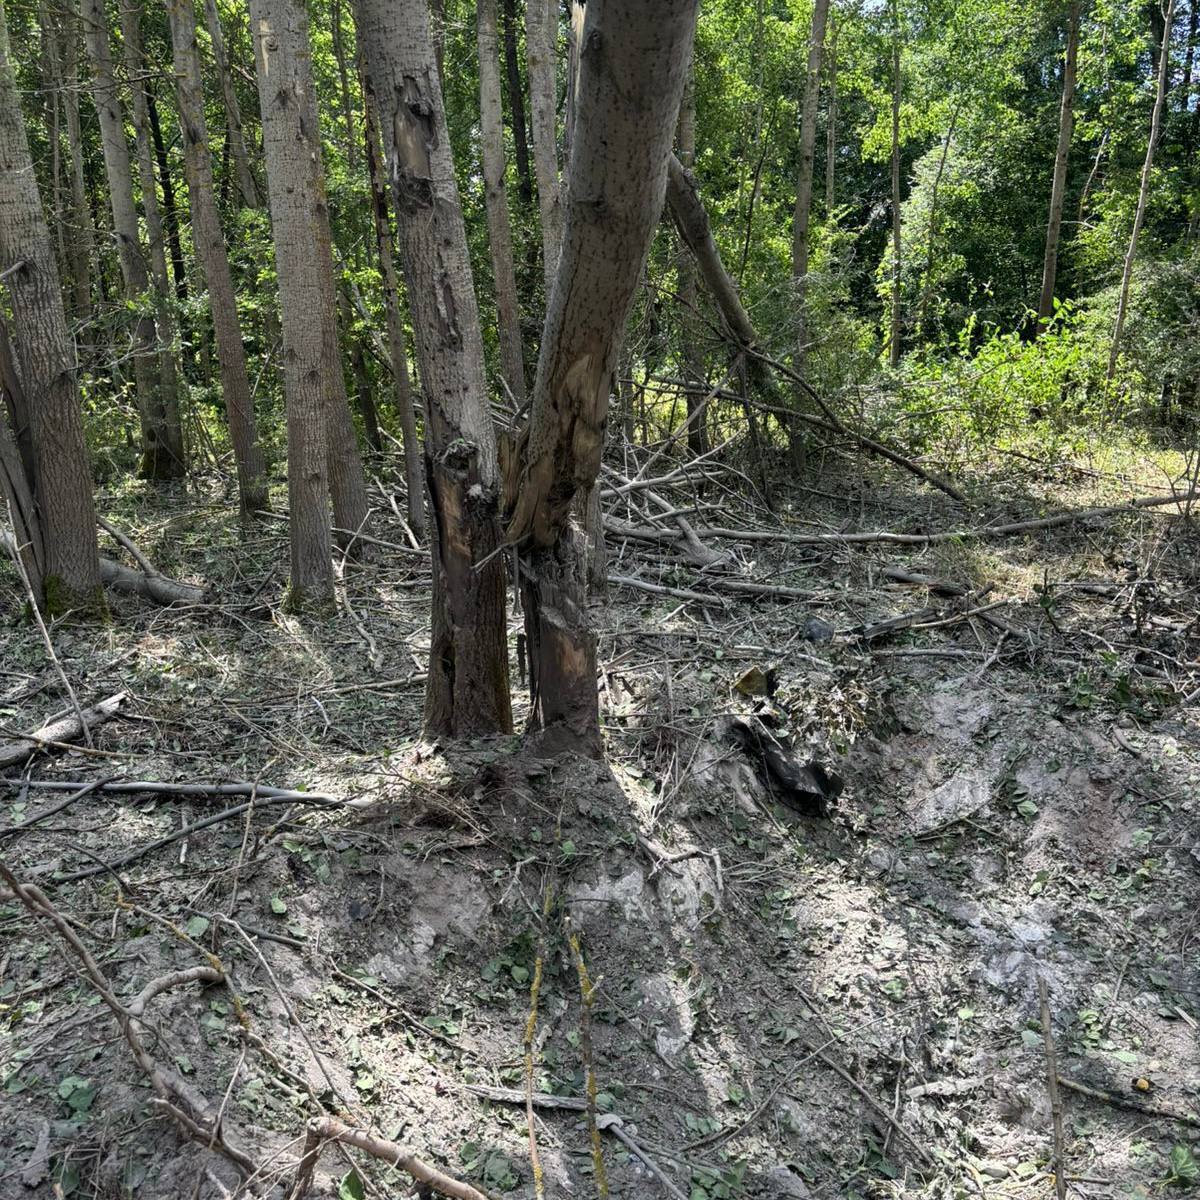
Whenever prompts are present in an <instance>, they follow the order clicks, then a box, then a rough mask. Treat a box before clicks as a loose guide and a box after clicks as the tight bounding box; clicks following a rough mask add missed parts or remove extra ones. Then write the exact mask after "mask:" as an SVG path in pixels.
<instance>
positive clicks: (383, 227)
mask: <svg viewBox="0 0 1200 1200" xmlns="http://www.w3.org/2000/svg"><path fill="white" fill-rule="evenodd" d="M358 59H359V75H360V77H361V85H362V94H363V133H364V135H365V137H366V148H367V171H368V174H369V175H370V178H371V201H372V203H371V208H372V211H373V213H374V216H375V241H376V245H377V246H378V247H379V274H380V276H381V278H382V280H383V311H384V316H385V319H386V321H387V335H388V353H389V357H390V359H391V366H392V380H393V383H394V385H395V388H396V401H395V402H396V415H397V416H398V417H399V418H400V434H401V437H402V438H403V439H404V481H405V485H406V488H407V491H408V524H409V527H410V528H411V529H412V531H413V533H414V534H415V535H416V536H417V537H419V538H423V537H424V536H425V470H424V464H423V459H422V455H421V444H420V442H419V441H418V440H417V418H416V412H415V410H414V408H413V394H412V380H411V379H410V377H409V371H408V350H407V348H406V346H405V339H404V324H403V322H402V321H401V319H400V286H399V283H398V281H397V279H396V265H395V254H394V252H393V248H392V223H391V216H390V213H391V204H390V202H389V200H388V187H387V183H386V182H385V180H384V175H383V168H382V152H381V150H380V132H379V105H378V102H377V100H376V99H375V91H374V85H373V84H372V82H371V77H370V74H369V73H368V71H367V69H366V59H365V56H364V53H363V48H362V40H361V37H360V38H359V41H358Z"/></svg>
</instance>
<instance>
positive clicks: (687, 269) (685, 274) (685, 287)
mask: <svg viewBox="0 0 1200 1200" xmlns="http://www.w3.org/2000/svg"><path fill="white" fill-rule="evenodd" d="M695 86H696V85H695V80H694V78H693V74H692V70H690V69H689V71H688V80H687V85H686V87H685V89H684V93H683V101H682V103H681V105H680V108H679V132H678V135H677V138H676V144H677V147H678V151H679V154H678V157H679V164H680V166H682V167H683V169H684V170H685V171H690V170H691V169H692V167H693V166H694V165H695V162H696V91H695ZM680 241H681V242H682V241H683V239H682V238H681V239H680ZM681 249H682V250H683V253H682V254H681V255H680V257H679V266H678V268H677V270H678V277H679V301H680V304H679V321H680V329H681V331H682V342H683V377H684V379H685V380H687V384H688V390H687V394H686V404H687V420H688V427H687V444H688V449H689V450H690V451H691V452H692V454H695V455H697V456H698V455H701V454H705V453H707V451H708V424H707V422H706V421H705V419H704V414H703V413H700V412H698V411H697V410H698V408H699V406H700V405H702V404H703V403H704V394H705V392H706V391H707V388H706V387H705V381H704V358H703V355H702V354H701V353H700V341H699V337H698V336H697V329H696V313H697V291H696V259H695V255H694V254H693V253H692V251H691V249H690V248H689V247H688V246H687V245H686V243H685V244H684V245H682V246H681Z"/></svg>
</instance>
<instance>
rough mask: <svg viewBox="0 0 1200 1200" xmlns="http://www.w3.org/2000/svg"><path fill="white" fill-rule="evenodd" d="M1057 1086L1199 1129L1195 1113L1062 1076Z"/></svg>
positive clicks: (1132, 1110) (1199, 1123)
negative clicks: (1148, 1101)
mask: <svg viewBox="0 0 1200 1200" xmlns="http://www.w3.org/2000/svg"><path fill="white" fill-rule="evenodd" d="M1058 1085H1059V1087H1065V1088H1067V1089H1068V1090H1070V1091H1072V1092H1078V1093H1079V1094H1080V1095H1081V1096H1088V1097H1090V1098H1091V1099H1092V1100H1100V1101H1102V1102H1103V1103H1105V1104H1112V1105H1115V1106H1116V1107H1117V1108H1127V1109H1129V1110H1130V1112H1139V1113H1143V1114H1144V1115H1145V1116H1147V1117H1163V1118H1165V1119H1166V1120H1168V1121H1180V1122H1182V1123H1183V1124H1184V1125H1194V1126H1196V1127H1200V1116H1197V1115H1196V1114H1195V1113H1190V1112H1183V1111H1181V1110H1180V1109H1176V1108H1168V1107H1167V1106H1166V1105H1163V1104H1147V1103H1145V1102H1144V1101H1141V1100H1135V1099H1134V1098H1133V1097H1132V1096H1122V1095H1121V1094H1120V1093H1119V1092H1106V1091H1103V1090H1101V1089H1100V1088H1094V1087H1089V1086H1088V1085H1087V1084H1086V1083H1079V1082H1078V1081H1077V1080H1074V1079H1067V1078H1066V1077H1065V1076H1063V1075H1059V1076H1058Z"/></svg>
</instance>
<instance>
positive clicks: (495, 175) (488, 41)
mask: <svg viewBox="0 0 1200 1200" xmlns="http://www.w3.org/2000/svg"><path fill="white" fill-rule="evenodd" d="M476 32H477V35H478V43H479V125H480V131H481V138H480V140H481V142H482V149H483V195H484V202H485V204H486V207H487V223H488V241H489V243H490V248H491V252H492V277H493V279H494V281H495V285H496V310H497V313H498V315H499V318H500V361H501V364H502V365H503V368H504V378H505V382H506V383H507V384H508V387H509V390H510V391H511V392H512V394H513V397H514V398H515V399H516V401H517V403H518V404H522V403H524V400H525V364H524V358H523V354H522V350H521V321H520V315H519V313H518V311H517V276H516V272H515V270H514V269H513V251H512V230H511V228H510V227H509V223H508V194H507V193H506V191H505V189H504V127H503V124H502V121H501V111H500V60H499V46H498V39H497V34H496V0H479V3H478V5H477V6H476Z"/></svg>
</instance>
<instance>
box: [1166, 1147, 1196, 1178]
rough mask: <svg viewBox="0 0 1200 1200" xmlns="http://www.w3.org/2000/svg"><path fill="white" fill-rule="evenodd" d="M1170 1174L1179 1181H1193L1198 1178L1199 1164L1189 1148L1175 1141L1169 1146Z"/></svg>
mask: <svg viewBox="0 0 1200 1200" xmlns="http://www.w3.org/2000/svg"><path fill="white" fill-rule="evenodd" d="M1170 1162H1171V1175H1172V1176H1173V1177H1174V1178H1175V1179H1177V1180H1179V1181H1180V1182H1181V1183H1195V1182H1196V1180H1197V1179H1200V1164H1198V1163H1197V1162H1196V1159H1195V1156H1194V1155H1193V1154H1192V1152H1191V1150H1190V1149H1189V1148H1188V1147H1187V1146H1184V1145H1181V1144H1179V1143H1176V1144H1175V1145H1174V1146H1172V1147H1171V1158H1170Z"/></svg>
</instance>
